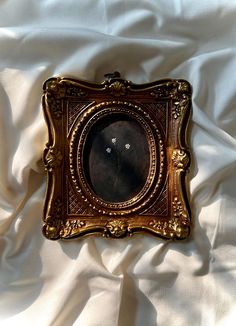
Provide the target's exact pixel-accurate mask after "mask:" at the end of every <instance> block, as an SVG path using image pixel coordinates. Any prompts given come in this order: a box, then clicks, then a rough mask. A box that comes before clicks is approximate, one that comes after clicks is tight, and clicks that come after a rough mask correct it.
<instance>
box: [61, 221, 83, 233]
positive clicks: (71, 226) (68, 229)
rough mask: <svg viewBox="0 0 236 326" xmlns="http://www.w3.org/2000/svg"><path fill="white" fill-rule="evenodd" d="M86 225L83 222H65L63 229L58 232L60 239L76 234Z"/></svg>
mask: <svg viewBox="0 0 236 326" xmlns="http://www.w3.org/2000/svg"><path fill="white" fill-rule="evenodd" d="M85 225H86V223H85V222H84V221H81V220H76V219H74V220H67V221H66V222H65V225H64V227H63V229H62V230H61V231H60V235H61V236H62V237H68V236H70V235H72V234H73V233H78V230H79V229H81V228H83V227H84V226H85Z"/></svg>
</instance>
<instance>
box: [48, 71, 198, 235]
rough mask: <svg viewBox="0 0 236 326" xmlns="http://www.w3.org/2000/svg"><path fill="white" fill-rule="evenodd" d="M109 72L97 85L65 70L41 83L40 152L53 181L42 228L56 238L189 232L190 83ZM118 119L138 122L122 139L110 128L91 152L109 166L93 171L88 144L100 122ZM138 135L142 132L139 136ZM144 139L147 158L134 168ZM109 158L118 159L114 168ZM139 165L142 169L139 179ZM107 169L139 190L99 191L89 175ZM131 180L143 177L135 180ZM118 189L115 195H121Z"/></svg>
mask: <svg viewBox="0 0 236 326" xmlns="http://www.w3.org/2000/svg"><path fill="white" fill-rule="evenodd" d="M105 78H106V79H105V80H104V81H103V82H102V83H100V84H95V83H89V82H86V81H82V80H76V79H70V78H64V77H63V78H61V77H56V78H50V79H48V80H47V81H46V82H45V83H44V86H43V109H44V115H45V120H46V123H47V126H48V131H49V133H48V135H49V136H48V142H47V144H46V147H45V150H44V154H43V162H44V165H45V170H46V173H47V181H48V182H47V191H46V198H45V206H44V217H43V220H44V225H43V234H44V235H45V237H46V238H48V239H51V240H57V239H60V238H62V239H70V238H76V237H82V236H86V235H90V234H91V235H92V234H96V235H100V236H103V237H107V238H114V239H120V238H123V237H126V236H132V235H133V234H136V233H149V234H152V235H154V236H158V237H162V238H167V239H184V238H186V237H187V236H188V234H189V232H190V225H191V217H190V216H191V214H190V209H189V204H188V198H187V195H186V193H187V191H186V189H185V188H186V185H185V175H186V173H187V172H188V169H189V166H190V153H189V151H188V147H187V144H186V142H187V141H186V133H187V125H188V120H189V117H190V109H191V92H192V90H191V86H190V84H189V83H188V82H187V81H185V80H181V79H180V80H173V79H166V80H160V81H156V82H151V83H148V84H140V85H138V84H134V83H132V82H131V81H128V80H125V79H122V78H121V77H120V74H119V73H118V72H115V73H112V74H107V75H105ZM103 121H104V122H103ZM116 121H118V123H117V126H121V128H124V126H126V125H127V126H129V128H131V127H130V126H135V127H134V129H132V130H135V131H132V132H133V133H134V134H132V135H131V136H132V137H133V138H132V137H131V136H130V135H129V137H131V138H129V139H125V138H124V136H123V134H125V133H123V132H122V133H121V134H120V135H119V137H120V138H121V140H120V138H119V137H118V136H117V135H116V134H114V130H116V129H111V130H112V133H110V134H109V135H110V136H109V137H110V138H109V137H108V138H106V137H105V138H104V139H105V140H104V139H103V138H101V139H102V142H103V143H102V145H99V146H100V147H99V148H100V150H101V154H100V152H93V153H92V154H91V155H95V154H96V155H98V159H100V158H102V160H103V161H102V162H103V163H102V164H105V165H104V167H103V166H102V165H101V164H100V165H96V167H97V168H98V169H101V168H102V167H103V168H104V171H105V172H106V173H105V172H103V171H102V170H98V171H97V174H95V175H91V174H88V173H93V172H91V171H93V170H91V171H90V170H89V165H88V163H87V161H86V160H87V158H86V155H87V154H86V153H87V152H86V151H89V150H91V148H92V147H91V146H92V145H91V144H93V143H92V141H93V140H94V139H96V137H100V136H99V132H100V130H103V129H102V128H103V127H102V126H103V125H102V123H104V125H105V126H110V125H111V126H112V123H116ZM124 121H125V122H124ZM116 128H118V127H116ZM119 128H120V127H119ZM93 130H94V131H93ZM117 130H118V129H117ZM121 130H123V129H121ZM129 130H130V129H129ZM136 130H138V132H139V134H135V132H136ZM92 132H94V134H92ZM96 133H97V134H96ZM140 135H142V137H143V138H138V137H141V136H140ZM89 137H90V138H89ZM122 137H123V138H124V139H123V138H122ZM139 139H143V143H141V141H140V140H139ZM89 141H90V142H91V143H89ZM136 143H137V144H138V145H137V144H136ZM87 144H90V145H87ZM141 145H142V148H143V153H144V154H143V155H144V156H142V158H143V160H142V161H143V162H144V163H143V164H144V165H143V167H142V169H141V170H140V169H139V170H137V168H136V166H135V164H138V163H137V162H139V161H140V160H137V159H136V157H138V154H139V155H140V153H137V154H136V152H135V151H136V149H137V148H138V152H140V146H141ZM86 146H87V147H86ZM119 146H122V148H121V147H119ZM135 146H136V147H135ZM137 146H138V147H137ZM132 155H133V156H132ZM145 155H146V156H145ZM131 157H132V160H130V158H131ZM109 160H110V161H109ZM107 162H110V163H109V164H113V165H114V166H113V165H112V169H111V170H109V166H110V165H108V166H106V164H107ZM89 164H90V163H89ZM122 164H124V166H123V165H122ZM125 168H126V169H127V171H128V172H127V171H126V169H125ZM136 170H137V171H142V175H139V176H138V178H137V177H135V173H137V172H136ZM88 171H89V172H88ZM134 171H135V172H134ZM108 172H109V173H110V174H109V175H110V177H109V178H110V179H109V180H113V181H112V182H114V185H116V184H119V185H120V186H119V187H122V185H123V184H124V187H126V188H125V189H131V190H132V189H136V188H134V187H138V188H137V189H138V190H135V191H136V192H134V193H133V194H132V195H130V194H129V193H128V194H129V195H128V196H127V198H126V197H124V199H122V200H121V199H119V200H118V199H116V197H114V198H113V197H112V198H113V199H111V200H110V199H109V196H108V199H107V198H105V197H103V195H102V194H103V193H104V191H103V188H102V187H101V186H100V188H101V189H102V190H101V191H102V194H98V192H97V190H95V189H96V187H95V186H94V185H91V182H92V181H91V180H100V179H101V178H100V179H99V178H98V176H99V175H103V176H104V175H105V174H108ZM104 173H105V174H104ZM132 174H134V176H132ZM130 176H131V177H130ZM94 178H95V179H94ZM96 178H97V179H96ZM119 178H120V179H119ZM126 179H127V180H128V181H126ZM134 180H141V181H139V182H140V183H138V184H137V185H136V184H135V181H134ZM96 182H98V181H96ZM99 182H100V181H99ZM94 187H95V188H94ZM105 187H107V184H106V183H105ZM119 187H118V188H117V189H118V190H119ZM100 188H99V189H100ZM113 189H116V188H115V186H114V187H113V188H111V191H113ZM118 190H116V191H117V192H115V195H114V196H116V195H117V194H118V195H119V191H118ZM131 190H129V191H131ZM127 191H128V190H127ZM132 191H134V190H132ZM130 193H131V192H130Z"/></svg>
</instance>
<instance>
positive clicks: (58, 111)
mask: <svg viewBox="0 0 236 326" xmlns="http://www.w3.org/2000/svg"><path fill="white" fill-rule="evenodd" d="M47 102H48V105H49V107H50V109H51V112H52V114H53V116H54V117H55V119H60V118H61V116H62V105H61V100H60V99H59V98H56V97H54V96H52V95H50V94H48V96H47Z"/></svg>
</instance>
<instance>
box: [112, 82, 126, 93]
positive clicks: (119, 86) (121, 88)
mask: <svg viewBox="0 0 236 326" xmlns="http://www.w3.org/2000/svg"><path fill="white" fill-rule="evenodd" d="M109 90H110V92H111V94H112V95H114V96H121V95H125V93H126V87H125V85H124V84H123V83H122V82H120V81H115V82H113V83H112V84H111V85H109Z"/></svg>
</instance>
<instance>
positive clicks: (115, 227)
mask: <svg viewBox="0 0 236 326" xmlns="http://www.w3.org/2000/svg"><path fill="white" fill-rule="evenodd" d="M107 230H108V231H109V233H110V234H111V235H112V236H113V237H115V238H119V237H121V236H123V235H125V233H126V232H127V231H128V226H127V223H125V222H124V221H122V220H114V221H110V222H108V223H107V225H106V231H107ZM106 235H107V234H106Z"/></svg>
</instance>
